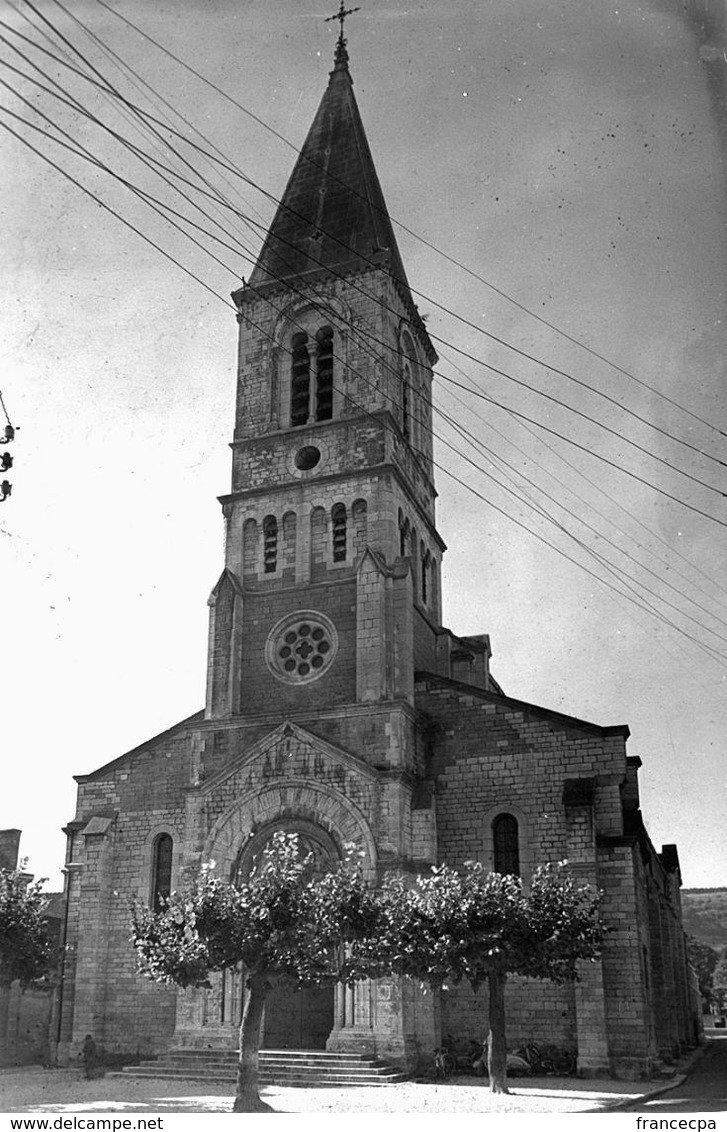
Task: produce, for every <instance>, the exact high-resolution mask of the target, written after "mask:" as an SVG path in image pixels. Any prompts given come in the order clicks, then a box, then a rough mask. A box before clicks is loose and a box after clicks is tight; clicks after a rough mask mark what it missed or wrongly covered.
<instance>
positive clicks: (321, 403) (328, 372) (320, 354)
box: [316, 326, 333, 421]
mask: <svg viewBox="0 0 727 1132" xmlns="http://www.w3.org/2000/svg"><path fill="white" fill-rule="evenodd" d="M316 341H317V343H318V348H317V352H316V420H317V421H330V420H331V418H332V416H333V331H332V330H331V328H330V326H324V327H322V328H321V329H320V330H319V331H318V333H317V334H316Z"/></svg>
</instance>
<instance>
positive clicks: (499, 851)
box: [492, 814, 520, 876]
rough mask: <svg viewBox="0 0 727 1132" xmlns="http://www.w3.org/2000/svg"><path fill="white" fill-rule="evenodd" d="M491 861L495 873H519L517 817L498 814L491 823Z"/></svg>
mask: <svg viewBox="0 0 727 1132" xmlns="http://www.w3.org/2000/svg"><path fill="white" fill-rule="evenodd" d="M492 848H493V863H494V870H495V872H496V873H501V874H502V875H503V876H509V875H511V876H519V875H520V837H519V833H518V824H517V818H516V817H513V815H512V814H498V815H497V817H496V818H495V819H494V821H493V823H492Z"/></svg>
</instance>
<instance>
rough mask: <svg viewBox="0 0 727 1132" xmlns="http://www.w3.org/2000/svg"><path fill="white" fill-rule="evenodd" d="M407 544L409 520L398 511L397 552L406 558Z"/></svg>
mask: <svg viewBox="0 0 727 1132" xmlns="http://www.w3.org/2000/svg"><path fill="white" fill-rule="evenodd" d="M408 544H409V520H408V519H405V518H404V516H403V515H402V513H401V511H400V512H399V554H400V555H401V557H402V558H406V555H407V553H408Z"/></svg>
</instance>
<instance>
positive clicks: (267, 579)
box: [54, 33, 699, 1078]
mask: <svg viewBox="0 0 727 1132" xmlns="http://www.w3.org/2000/svg"><path fill="white" fill-rule="evenodd" d="M233 298H234V302H235V306H236V308H237V320H238V324H239V353H238V368H237V396H236V409H235V422H234V434H233V439H232V445H231V448H232V480H231V486H230V491H229V493H228V494H227V495H224V496H223V497H222V498H221V504H222V510H223V514H224V519H225V524H226V537H225V554H224V568H223V570H222V573H221V575H220V577H219V579H218V580H217V582H216V583H215V585H214V588H213V589H212V592H211V596H210V598H209V653H208V668H207V689H206V703H205V707H204V709H203V710H200V711H198V712H196V713H195V714H193V715H190V716H189V717H188V718H186V719H184V720H182V721H181V722H179V723H177V724H176V725H174V726H173V727H170V728H169V730H167V731H165V732H164V733H163V734H161V735H157V736H155V737H154V738H151V739H149V740H148V741H147V742H145V743H143V744H142V745H141V746H139V747H137V748H136V749H134V750H132V751H129V752H128V753H126V754H123V755H121V757H113V758H112V761H109V762H106V764H105V765H104V766H102V767H100V769H98V770H96V771H94V772H93V773H91V774H84V775H79V776H77V779H76V781H77V783H78V802H77V809H76V813H75V816H74V818H73V820H72V821H70V822H69V823H68V825H67V827H66V828H65V832H66V834H67V853H66V863H65V916H64V933H65V935H64V941H65V948H64V953H63V960H62V973H61V975H62V978H61V988H60V993H59V1001H58V1004H57V1011H56V1013H57V1018H56V1032H55V1035H54V1040H55V1046H56V1055H57V1059H58V1061H59V1062H60V1063H61V1064H62V1063H64V1062H68V1061H69V1060H70V1059H71V1058H74V1057H75V1056H76V1055H77V1053H78V1050H79V1049H80V1047H81V1045H82V1043H83V1039H84V1037H85V1035H86V1034H89V1033H90V1034H92V1035H93V1037H94V1040H95V1041H96V1043H97V1045H98V1046H100V1047H102V1048H103V1049H104V1050H106V1051H108V1052H111V1053H114V1054H117V1055H129V1056H132V1055H136V1056H138V1055H142V1056H161V1055H163V1054H165V1053H166V1052H168V1051H170V1050H194V1049H217V1048H219V1049H227V1050H229V1049H234V1048H235V1043H236V1033H237V1027H238V1025H239V1020H240V1017H241V1011H242V1004H243V997H244V994H245V988H244V978H243V977H242V976H241V975H230V974H226V975H225V976H224V977H222V976H220V977H219V978H217V980H216V982H215V984H214V986H213V987H212V989H210V990H205V991H185V992H177V991H175V990H173V989H170V988H166V987H162V986H158V985H156V984H153V983H151V982H149V981H148V980H146V979H144V978H142V977H141V976H139V975H137V974H136V971H135V955H134V951H133V948H132V946H131V944H130V942H129V933H130V928H129V912H128V906H129V901H130V899H132V898H140V899H142V900H144V901H147V902H148V903H149V904H150V905H152V906H155V905H156V906H158V905H159V902H160V901H162V900H163V899H164V898H165V897H166V896H167V895H168V894H169V892H170V891H171V890H173V889H177V888H181V887H183V886H184V884H185V881H186V880H187V879H189V878H190V877H192V876H194V875H195V874H196V873H197V872H198V870H199V869H200V867H201V866H202V865H203V864H204V863H209V862H214V869H215V870H216V873H217V875H219V876H221V877H223V878H229V879H232V880H235V879H236V878H241V879H244V878H245V877H246V876H247V875H248V873H249V870H250V867H251V863H252V861H253V860H254V858H255V856H256V855H257V854H258V853H259V851H260V849H261V847H262V846H264V844H265V843H266V842H267V840H268V839H269V838H270V837H271V836H272V835H273V834H274V833H275V832H276V831H278V830H287V831H295V832H296V833H297V834H298V835H299V837H300V838H301V841H302V843H303V845H304V846H305V847H306V848H307V849H308V850H310V851H311V852H313V853H314V854H315V855H316V857H317V858H318V859H319V860H320V861H321V863H323V864H325V862H327V861H330V862H335V861H337V860H338V859H340V857H341V854H342V848H343V846H344V845H345V844H346V843H349V842H353V843H354V844H355V845H356V847H357V848H358V850H359V851H360V852H361V854H362V859H363V861H364V866H365V869H366V874H367V876H368V877H369V878H370V880H371V882H372V883H375V882H376V881H377V880H378V879H380V878H381V877H382V876H383V875H384V874H385V873H386V872H387V871H389V870H403V871H404V872H405V873H408V874H416V873H418V872H422V871H428V870H429V869H430V868H431V866H432V865H435V864H437V863H442V862H446V863H448V864H451V865H454V866H457V865H460V864H462V863H463V862H464V861H466V860H472V859H476V860H480V861H482V862H484V863H485V864H486V865H487V866H489V867H491V868H492V869H494V870H497V871H499V872H503V873H505V872H507V873H515V874H520V875H522V876H523V878H525V879H526V880H527V878H528V877H529V876H530V874H531V873H532V871H533V870H534V869H535V868H536V867H537V866H538V865H539V864H541V863H543V862H546V861H559V860H563V859H567V860H568V861H569V863H570V865H571V867H572V869H573V872H574V874H575V875H576V877H577V879H578V881H579V882H582V883H590V884H592V885H593V886H595V887H597V888H599V889H601V890H602V891H603V894H604V896H603V906H602V907H603V916H604V920H605V922H606V924H607V925H608V929H609V931H608V934H607V937H606V943H605V947H604V950H603V955H602V958H601V959H600V961H599V962H597V963H594V964H588V965H587V966H585V967H584V970H583V975H582V978H581V980H580V981H579V982H577V983H575V984H572V985H570V984H569V985H566V986H555V985H552V984H550V983H547V982H540V981H536V980H526V979H512V980H511V981H510V982H509V984H508V998H507V1009H508V1042H509V1045H510V1046H511V1047H515V1046H517V1045H518V1044H520V1043H522V1042H525V1041H536V1042H541V1043H547V1044H554V1045H557V1046H560V1047H562V1048H563V1049H565V1050H569V1051H572V1052H573V1053H574V1054H575V1055H577V1065H578V1072H579V1073H580V1074H581V1075H584V1076H594V1075H612V1076H621V1077H631V1078H635V1077H640V1076H648V1075H650V1074H652V1073H654V1072H655V1071H657V1069H658V1067H659V1065H660V1064H661V1063H663V1062H665V1061H667V1062H668V1061H670V1060H673V1058H674V1057H675V1056H676V1055H678V1054H679V1052H680V1051H683V1050H684V1049H685V1048H687V1047H688V1046H690V1045H694V1044H695V1043H696V1041H697V1040H698V1033H699V1031H698V1018H697V1014H696V1010H697V1007H696V1005H695V1003H696V999H695V994H694V979H693V976H692V973H691V971H690V968H689V966H688V963H687V957H686V949H685V937H684V932H683V930H682V925H681V911H680V896H679V889H680V884H681V881H680V872H679V861H678V857H677V851H676V847H675V846H674V845H666V846H664V847H663V848H662V850H661V852H657V851H656V849H655V848H654V846H653V845H652V843H651V841H650V839H649V837H648V834H647V832H646V829H645V826H644V823H643V820H642V815H641V810H640V805H639V787H638V772H639V767H640V765H641V763H640V760H639V758H638V757H635V756H633V755H629V754H627V740H628V735H629V732H628V728H627V727H626V726H624V725H609V726H601V725H598V724H595V723H592V722H589V721H586V720H581V719H576V718H572V717H570V716H566V715H563V714H560V713H558V712H555V711H551V710H549V709H548V708H547V707H543V706H540V705H537V704H531V703H525V702H522V701H520V700H518V699H514V698H512V697H511V696H509V695H507V693H506V692H505V691H504V690H503V688H501V686H500V685H499V684H498V683H497V681H496V679H495V677H494V676H493V675H492V673H491V671H490V657H491V648H490V640H489V637H488V635H487V634H486V633H483V632H479V631H476V630H475V631H473V633H472V635H471V636H467V637H460V636H456V635H455V634H454V633H452V632H451V631H450V630H449V629H447V628H446V627H445V626H444V625H443V624H442V614H441V602H442V594H441V584H440V578H441V565H442V556H443V554H444V552H445V546H444V543H443V541H442V538H441V537H440V535H439V533H438V531H437V525H436V516H435V502H436V491H435V487H434V467H433V455H432V380H433V366H434V365H435V363H436V360H437V355H436V353H435V350H434V347H433V345H432V342H431V340H430V338H429V335H428V334H427V329H426V326H425V324H424V322H423V320H422V318H421V317H420V315H419V312H418V310H417V307H416V305H415V303H414V301H413V298H412V293H411V291H410V288H409V284H408V282H407V276H406V272H405V269H404V264H403V262H402V259H401V256H400V254H399V251H398V248H397V243H396V236H395V233H394V229H393V226H392V223H391V221H390V219H389V216H388V213H387V209H386V204H385V201H384V194H383V191H382V188H381V184H380V182H379V178H378V175H377V172H376V168H375V166H374V161H373V158H372V155H371V152H370V149H369V145H368V142H367V139H366V134H365V132H364V127H363V124H362V119H361V117H360V114H359V110H358V106H357V103H356V100H355V97H354V91H353V80H352V77H351V73H350V70H349V58H348V53H347V48H346V41H345V39H344V38H343V34H342V33H341V36H340V37H339V39H338V44H337V48H336V54H335V61H334V67H333V70H332V71H331V73H330V79H329V83H328V86H327V89H326V90H325V93H324V94H323V97H322V100H321V103H320V106H319V109H318V112H317V114H316V116H315V118H314V120H313V123H312V125H311V127H310V130H309V132H308V136H307V139H306V141H305V144H304V146H303V148H302V150H301V152H300V155H299V157H298V160H297V162H296V164H295V167H294V169H293V172H292V174H291V176H290V180H289V182H288V185H287V187H286V189H285V192H284V195H283V197H282V200H281V203H280V206H279V208H278V211H277V214H276V215H275V217H274V219H273V221H272V224H271V227H270V229H269V231H268V233H267V236H266V238H265V241H264V244H263V247H262V250H261V252H260V254H259V257H258V260H257V263H256V265H255V267H254V269H253V271H252V274H251V276H250V278H249V280H248V281H247V282H245V283H243V286H242V287H241V288H240V289H239V290H237V291H236V292H235V293H234V295H233ZM109 755H115V752H109ZM485 996H486V992H485V991H483V992H481V993H480V995H479V996H477V998H475V996H474V995H473V994H472V992H471V991H470V989H469V988H468V987H464V986H460V987H454V988H452V989H450V990H448V991H442V992H441V993H440V994H438V995H433V994H428V995H423V994H422V993H421V990H420V988H419V987H418V986H417V985H415V984H413V983H411V982H409V981H408V980H400V979H394V978H389V979H380V980H377V981H371V982H366V983H361V984H358V985H357V986H356V987H355V988H353V989H350V988H343V987H324V988H316V989H303V990H300V989H296V988H285V989H283V988H278V989H276V991H275V992H274V993H273V995H272V997H271V1000H270V1001H269V1003H268V1005H267V1007H266V1013H265V1018H264V1024H263V1040H262V1044H263V1047H264V1048H268V1049H298V1050H329V1051H341V1052H345V1051H352V1052H354V1051H356V1052H363V1053H366V1054H368V1055H370V1056H373V1057H375V1058H378V1059H380V1060H381V1061H384V1062H388V1063H390V1064H391V1065H394V1066H397V1067H399V1068H401V1069H403V1070H405V1071H408V1072H412V1071H415V1070H422V1069H426V1068H427V1066H430V1065H431V1063H432V1054H433V1050H434V1048H435V1047H436V1046H438V1045H440V1042H441V1040H442V1036H443V1035H447V1034H452V1035H455V1036H456V1037H457V1038H460V1039H468V1038H474V1039H475V1040H481V1039H482V1036H483V1030H484V1025H485V1024H484V1019H485V1018H486V1002H485V1001H484V998H485Z"/></svg>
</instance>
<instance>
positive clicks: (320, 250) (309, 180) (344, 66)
mask: <svg viewBox="0 0 727 1132" xmlns="http://www.w3.org/2000/svg"><path fill="white" fill-rule="evenodd" d="M372 267H382V268H384V269H385V270H386V271H388V272H389V273H390V274H391V275H392V276H393V277H394V279H395V280H396V281H397V283H398V284H399V285H400V286H403V287H404V288H406V290H407V292H408V291H409V285H408V283H407V279H406V275H405V272H404V265H403V263H402V260H401V256H400V254H399V249H398V247H397V245H396V239H395V237H394V230H393V228H392V225H391V221H390V220H389V215H388V212H387V209H386V203H385V201H384V194H383V192H382V190H381V185H380V184H379V179H378V177H377V175H376V169H375V168H374V162H373V158H372V156H371V151H370V149H369V144H368V141H367V140H366V134H365V133H364V128H363V123H362V121H361V116H360V114H359V110H358V106H357V105H356V99H355V97H354V93H353V80H352V78H351V75H350V73H349V70H348V55H347V52H346V49H345V46H342V45H341V44H340V43H339V47H338V50H337V51H336V61H335V66H334V69H333V70H332V71H331V75H330V80H329V83H328V87H327V89H326V92H325V94H324V95H323V98H322V100H321V104H320V106H319V108H318V113H317V114H316V116H315V118H314V119H313V124H312V126H311V128H310V130H309V132H308V137H307V138H306V140H305V143H304V145H303V148H302V150H301V151H300V156H299V157H298V160H297V162H296V164H295V167H294V169H293V172H292V174H291V177H290V180H289V181H288V185H287V187H286V189H285V193H284V194H283V198H282V201H281V204H280V206H279V208H278V211H277V213H276V214H275V219H274V220H273V222H272V225H271V226H270V231H269V232H268V235H267V237H266V240H265V243H264V245H263V249H262V251H261V253H260V256H259V258H258V261H257V263H256V265H255V267H254V269H253V272H252V275H251V276H250V281H249V284H250V286H251V287H259V286H261V285H262V284H266V283H272V282H286V281H294V280H295V279H297V278H299V277H301V276H306V275H308V274H310V273H313V272H320V271H321V270H327V271H333V272H335V273H336V274H341V273H343V272H349V271H352V270H361V269H369V270H370V269H371V268H372Z"/></svg>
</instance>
